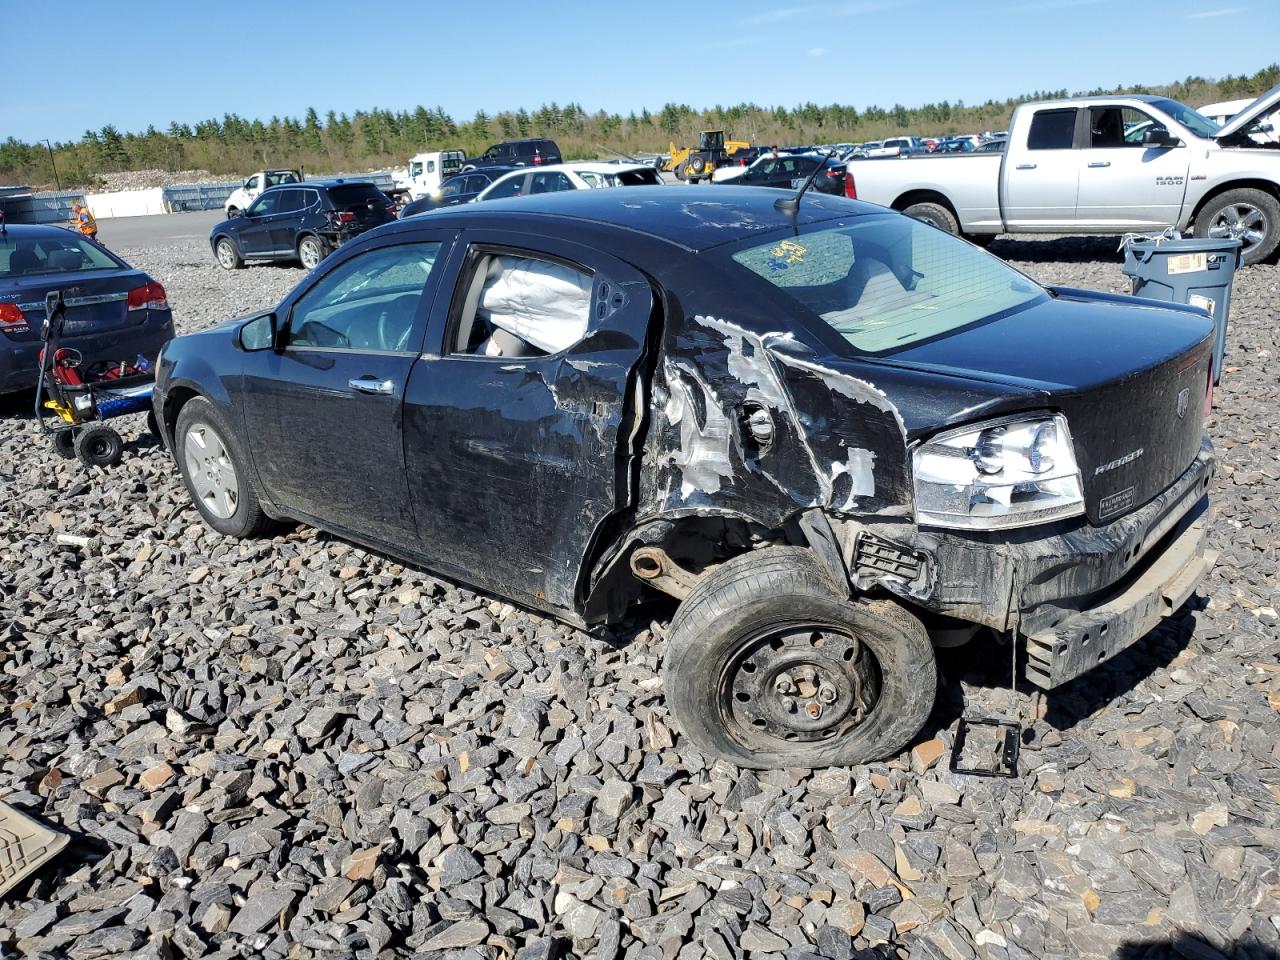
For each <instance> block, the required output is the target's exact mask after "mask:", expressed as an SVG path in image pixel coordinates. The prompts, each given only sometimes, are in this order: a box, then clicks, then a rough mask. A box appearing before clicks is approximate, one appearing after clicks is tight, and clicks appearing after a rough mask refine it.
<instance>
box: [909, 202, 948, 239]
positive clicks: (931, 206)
mask: <svg viewBox="0 0 1280 960" xmlns="http://www.w3.org/2000/svg"><path fill="white" fill-rule="evenodd" d="M902 212H903V213H905V214H906V215H907V216H908V217H914V218H915V219H917V220H919V221H920V222H921V223H927V224H929V226H931V227H937V228H938V229H939V230H945V231H947V233H950V234H955V235H959V233H960V224H959V223H957V222H956V218H955V216H954V215H953V214H952V213H951V211H950V210H948V209H947V208H946V207H944V206H943V205H942V204H940V203H928V202H926V203H913V204H911V206H909V207H907V208H905V209H904V210H903V211H902Z"/></svg>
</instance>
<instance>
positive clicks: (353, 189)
mask: <svg viewBox="0 0 1280 960" xmlns="http://www.w3.org/2000/svg"><path fill="white" fill-rule="evenodd" d="M329 198H330V199H331V200H332V201H333V206H334V209H335V210H337V211H338V212H339V213H349V214H351V215H352V221H351V222H352V223H354V224H355V225H356V226H357V228H358V229H361V230H368V229H371V228H373V227H376V226H378V225H379V224H383V223H387V222H388V221H390V220H394V219H395V217H394V215H392V214H391V213H390V212H389V211H388V210H387V204H388V203H389V202H390V201H389V200H388V199H387V197H386V196H385V195H384V194H383V193H382V191H381V190H379V189H378V188H377V187H375V186H373V184H370V183H350V184H343V185H342V186H337V187H330V188H329Z"/></svg>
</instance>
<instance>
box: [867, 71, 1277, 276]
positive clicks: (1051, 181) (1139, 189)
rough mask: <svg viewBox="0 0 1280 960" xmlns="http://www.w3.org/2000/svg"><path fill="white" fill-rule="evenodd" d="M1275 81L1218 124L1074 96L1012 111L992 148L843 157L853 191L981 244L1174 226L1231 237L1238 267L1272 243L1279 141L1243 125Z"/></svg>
mask: <svg viewBox="0 0 1280 960" xmlns="http://www.w3.org/2000/svg"><path fill="white" fill-rule="evenodd" d="M1278 104H1280V85H1277V86H1275V87H1273V88H1272V89H1271V90H1269V91H1267V92H1266V93H1264V94H1263V95H1262V96H1261V97H1259V98H1258V99H1257V100H1255V101H1253V103H1252V104H1250V105H1249V107H1248V108H1246V109H1244V110H1242V111H1240V112H1239V113H1238V114H1236V115H1235V116H1234V117H1232V118H1231V120H1230V121H1228V122H1227V123H1226V124H1225V125H1223V126H1219V125H1218V124H1216V123H1213V122H1212V121H1210V120H1208V119H1206V118H1205V117H1203V116H1201V115H1200V114H1199V113H1197V112H1196V111H1195V110H1193V109H1191V108H1190V107H1187V106H1184V105H1183V104H1181V103H1178V102H1176V101H1174V100H1168V99H1165V98H1162V97H1151V96H1120V97H1081V98H1076V99H1071V100H1056V101H1050V102H1044V103H1029V104H1025V105H1023V106H1020V107H1018V109H1017V110H1016V111H1014V114H1013V122H1012V123H1011V124H1010V126H1009V141H1008V146H1007V147H1006V148H1005V150H1004V151H1003V152H1000V153H961V154H948V155H941V156H940V155H938V154H926V155H919V156H912V157H904V158H902V159H897V160H893V159H891V160H868V161H866V162H863V163H851V164H850V165H849V172H850V173H851V174H853V177H854V184H855V189H856V191H857V195H858V199H860V200H868V201H870V202H871V203H879V204H882V205H883V206H886V207H892V208H893V209H895V210H901V211H903V212H905V213H907V214H909V215H911V216H914V217H916V218H917V219H920V220H924V221H926V222H928V223H932V224H933V225H935V226H937V227H941V228H942V229H944V230H947V231H949V232H951V233H957V234H963V235H964V236H966V237H968V238H969V239H970V240H973V241H974V242H976V243H986V242H988V241H990V240H991V239H992V238H993V237H995V236H996V234H1000V233H1075V234H1123V233H1129V232H1150V231H1154V230H1163V229H1164V228H1166V227H1176V228H1177V229H1179V230H1182V231H1188V230H1194V232H1195V235H1196V236H1198V237H1238V238H1239V239H1240V240H1241V241H1243V244H1242V249H1243V253H1244V262H1245V263H1257V262H1259V261H1261V260H1265V259H1266V258H1267V257H1269V256H1270V255H1271V254H1272V253H1273V252H1275V250H1276V247H1277V246H1280V149H1277V148H1280V144H1272V145H1270V146H1268V145H1264V144H1260V143H1257V142H1256V141H1254V140H1253V139H1251V138H1250V136H1249V130H1250V129H1251V128H1252V126H1253V125H1254V124H1255V122H1256V121H1257V119H1258V117H1260V116H1262V115H1265V114H1268V113H1270V112H1272V111H1274V110H1275V109H1276V107H1277V105H1278Z"/></svg>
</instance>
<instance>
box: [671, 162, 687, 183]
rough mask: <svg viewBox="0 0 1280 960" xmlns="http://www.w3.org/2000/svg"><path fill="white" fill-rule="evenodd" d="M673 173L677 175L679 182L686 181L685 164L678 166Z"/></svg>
mask: <svg viewBox="0 0 1280 960" xmlns="http://www.w3.org/2000/svg"><path fill="white" fill-rule="evenodd" d="M671 172H672V173H674V174H675V175H676V179H677V180H684V174H685V167H684V164H683V163H678V164H676V166H675V169H674V170H672V171H671Z"/></svg>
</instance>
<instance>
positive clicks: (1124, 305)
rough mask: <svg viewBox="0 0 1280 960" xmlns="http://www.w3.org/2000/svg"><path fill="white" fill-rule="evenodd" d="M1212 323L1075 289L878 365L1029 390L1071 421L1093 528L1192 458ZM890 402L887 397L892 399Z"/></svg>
mask: <svg viewBox="0 0 1280 960" xmlns="http://www.w3.org/2000/svg"><path fill="white" fill-rule="evenodd" d="M1212 335H1213V324H1212V321H1211V320H1210V319H1209V318H1208V317H1206V316H1204V315H1203V314H1201V313H1198V312H1195V311H1190V310H1186V309H1171V308H1169V307H1166V306H1164V305H1156V304H1153V303H1152V302H1151V301H1143V300H1139V299H1136V298H1129V297H1119V296H1114V295H1110V294H1097V295H1091V294H1088V293H1085V292H1083V291H1079V292H1077V291H1071V292H1070V293H1066V292H1061V293H1059V295H1058V297H1057V298H1055V299H1051V300H1048V301H1046V302H1042V303H1039V304H1037V305H1034V306H1032V307H1029V308H1028V309H1026V310H1022V311H1019V312H1016V313H1014V314H1012V315H1010V316H1007V317H1003V318H1001V319H998V320H994V321H990V322H987V323H982V324H978V325H975V326H971V327H968V328H964V329H961V330H958V331H956V332H955V333H953V334H951V335H949V336H945V337H940V338H938V339H936V340H933V341H926V342H922V343H920V344H916V345H913V346H911V347H908V348H907V349H904V350H901V351H899V352H897V353H895V354H893V355H892V356H891V357H889V358H885V359H872V362H874V363H885V364H891V365H894V366H908V367H913V368H916V369H921V370H928V371H931V372H935V373H943V374H947V375H949V376H957V377H964V378H969V379H973V380H980V381H987V382H993V383H1002V384H1007V385H1009V386H1012V387H1018V388H1022V389H1030V390H1031V391H1034V392H1033V393H1032V394H1029V395H1028V397H1027V400H1028V402H1035V401H1034V400H1033V397H1036V395H1039V397H1041V398H1042V399H1043V404H1042V406H1044V407H1046V408H1048V409H1052V410H1059V411H1061V412H1062V413H1064V414H1065V415H1066V417H1067V423H1068V425H1069V427H1070V429H1071V435H1072V440H1073V442H1074V446H1075V453H1076V460H1077V462H1078V463H1079V466H1080V473H1081V476H1082V479H1083V481H1084V492H1085V513H1086V516H1087V517H1088V519H1089V520H1090V522H1092V523H1095V524H1100V523H1109V522H1111V521H1112V520H1114V519H1115V518H1116V517H1119V516H1122V515H1123V514H1125V513H1128V512H1129V511H1131V510H1134V509H1137V508H1138V507H1140V506H1142V505H1143V504H1145V503H1147V502H1148V501H1149V500H1151V498H1152V497H1154V496H1156V495H1157V494H1158V493H1160V492H1161V491H1162V490H1164V489H1165V488H1167V487H1168V486H1169V485H1170V484H1171V483H1173V481H1174V480H1176V479H1177V478H1178V477H1179V476H1181V474H1182V473H1183V472H1184V471H1185V470H1186V469H1187V467H1188V465H1190V463H1191V461H1192V460H1193V459H1194V458H1195V456H1196V453H1197V451H1198V450H1199V449H1200V441H1201V436H1202V434H1203V432H1204V403H1205V396H1206V392H1207V390H1208V385H1209V363H1210V360H1211V356H1212V347H1213V336H1212ZM891 396H892V395H891Z"/></svg>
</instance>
